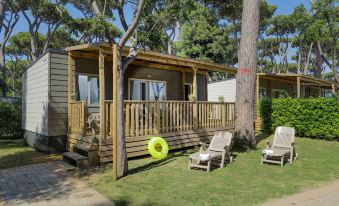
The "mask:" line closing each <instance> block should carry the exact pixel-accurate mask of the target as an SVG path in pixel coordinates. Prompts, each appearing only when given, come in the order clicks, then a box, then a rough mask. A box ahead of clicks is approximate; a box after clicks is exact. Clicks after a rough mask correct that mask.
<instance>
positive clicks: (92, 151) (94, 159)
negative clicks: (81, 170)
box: [73, 143, 99, 166]
mask: <svg viewBox="0 0 339 206" xmlns="http://www.w3.org/2000/svg"><path fill="white" fill-rule="evenodd" d="M73 152H76V153H78V154H80V155H82V156H85V157H87V158H88V163H89V165H90V166H97V165H99V155H98V147H97V146H93V145H91V144H87V143H85V144H84V143H82V144H76V145H75V146H74V147H73Z"/></svg>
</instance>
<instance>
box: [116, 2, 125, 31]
mask: <svg viewBox="0 0 339 206" xmlns="http://www.w3.org/2000/svg"><path fill="white" fill-rule="evenodd" d="M115 3H116V4H117V5H118V6H117V10H118V14H119V19H120V22H121V25H122V27H123V28H124V30H125V32H126V31H127V30H128V25H127V23H126V19H125V14H124V10H123V6H124V0H115Z"/></svg>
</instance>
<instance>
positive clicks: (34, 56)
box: [30, 31, 39, 62]
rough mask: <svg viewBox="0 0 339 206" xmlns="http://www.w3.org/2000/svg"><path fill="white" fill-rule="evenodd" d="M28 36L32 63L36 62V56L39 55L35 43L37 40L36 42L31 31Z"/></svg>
mask: <svg viewBox="0 0 339 206" xmlns="http://www.w3.org/2000/svg"><path fill="white" fill-rule="evenodd" d="M30 34H31V49H32V51H31V58H32V59H31V60H32V62H34V61H35V60H37V59H38V56H39V54H38V43H37V40H36V38H35V37H34V32H33V31H32V32H30Z"/></svg>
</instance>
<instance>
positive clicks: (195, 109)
mask: <svg viewBox="0 0 339 206" xmlns="http://www.w3.org/2000/svg"><path fill="white" fill-rule="evenodd" d="M192 69H193V83H192V87H193V96H194V104H193V128H194V129H197V127H198V104H197V101H198V93H197V70H198V68H197V67H196V66H193V67H192Z"/></svg>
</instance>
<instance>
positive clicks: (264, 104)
mask: <svg viewBox="0 0 339 206" xmlns="http://www.w3.org/2000/svg"><path fill="white" fill-rule="evenodd" d="M260 112H261V117H262V119H263V124H264V128H263V129H264V131H265V132H273V131H274V130H275V128H276V127H278V126H289V127H293V128H295V130H296V134H297V135H298V136H301V137H312V138H321V139H328V140H333V139H339V105H338V102H337V100H336V98H308V99H291V98H287V99H272V100H262V101H261V104H260Z"/></svg>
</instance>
